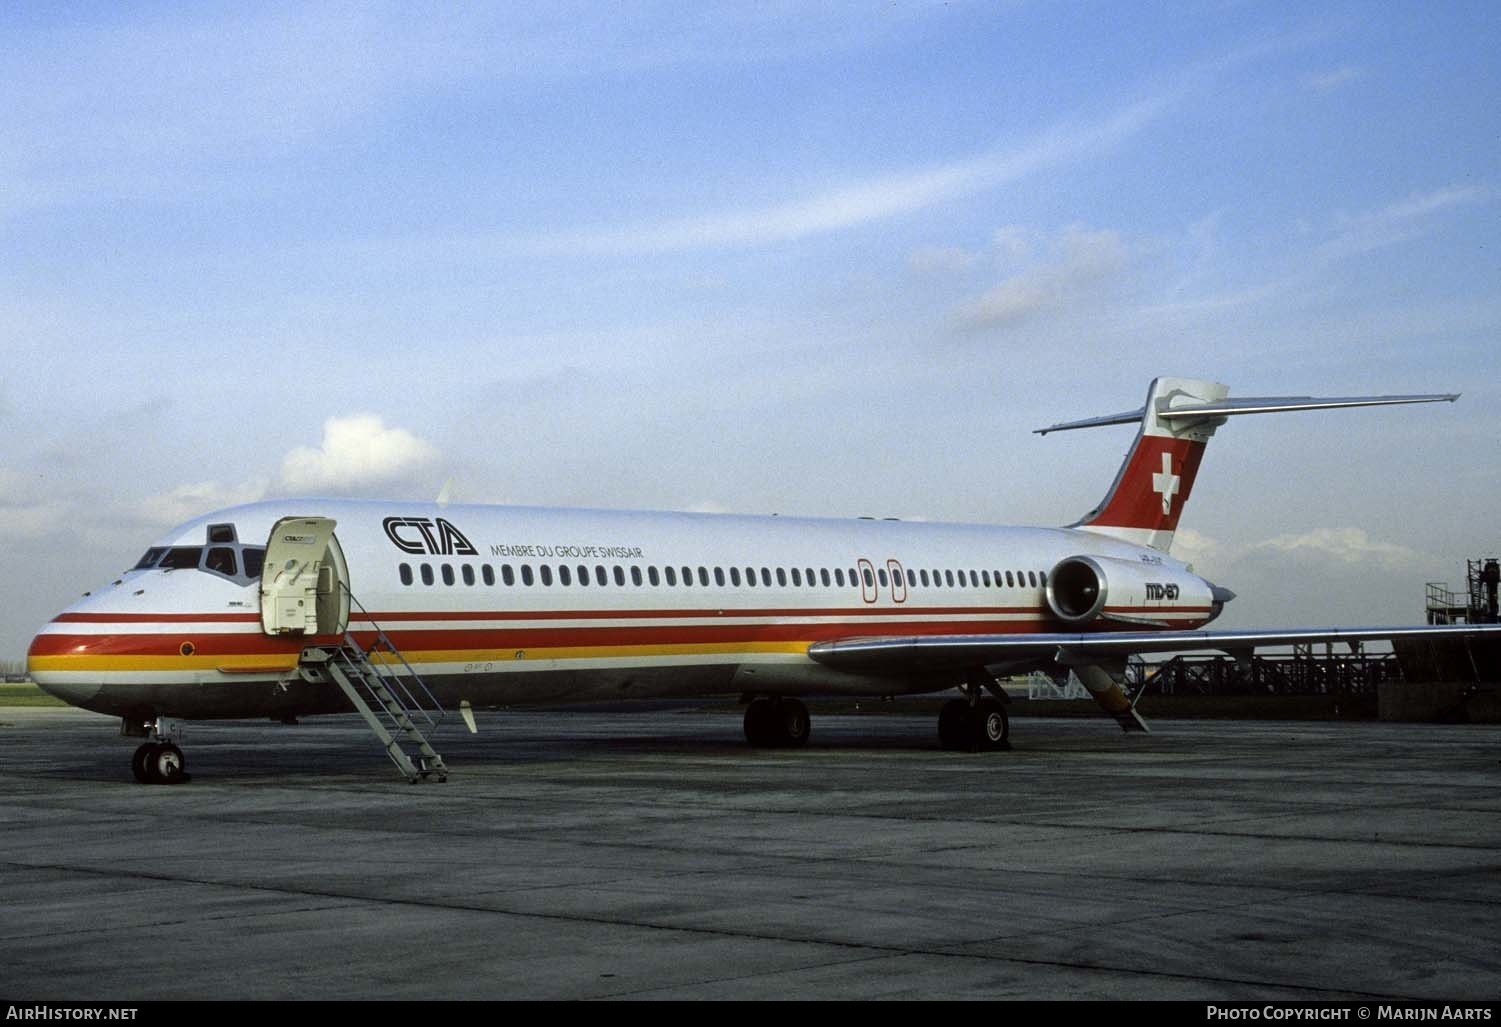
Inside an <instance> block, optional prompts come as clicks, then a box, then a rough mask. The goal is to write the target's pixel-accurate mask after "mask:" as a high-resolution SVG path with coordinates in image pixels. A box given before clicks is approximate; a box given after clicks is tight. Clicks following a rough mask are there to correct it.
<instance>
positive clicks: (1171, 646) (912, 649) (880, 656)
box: [808, 624, 1501, 676]
mask: <svg viewBox="0 0 1501 1027" xmlns="http://www.w3.org/2000/svg"><path fill="white" fill-rule="evenodd" d="M1479 638H1486V639H1495V640H1501V625H1497V624H1486V625H1480V624H1454V625H1442V626H1436V627H1433V626H1412V627H1387V628H1294V629H1290V630H1267V631H1118V632H1117V631H1111V632H1089V633H1068V632H1059V633H1039V634H1028V635H927V636H923V635H913V636H896V635H892V636H875V637H861V638H843V639H834V640H831V641H827V642H815V643H814V644H813V645H811V646H809V647H808V656H809V657H810V658H811V659H813V660H815V661H817V662H818V663H821V664H823V665H824V666H826V667H830V668H833V669H836V670H847V671H851V672H855V673H862V674H874V675H877V676H882V675H888V674H889V675H891V676H898V675H902V674H909V673H913V672H939V671H946V670H965V669H969V668H975V667H991V666H996V665H999V664H1005V663H1014V662H1016V663H1019V662H1025V661H1029V660H1055V661H1056V662H1059V663H1063V664H1076V663H1097V662H1102V661H1109V660H1118V659H1124V658H1126V657H1128V656H1135V655H1138V654H1142V653H1168V652H1172V653H1177V652H1205V651H1208V652H1223V653H1229V654H1231V655H1242V654H1249V653H1250V652H1251V651H1252V650H1254V649H1257V648H1261V647H1264V646H1288V645H1311V644H1316V643H1320V642H1371V641H1380V640H1387V641H1390V640H1394V639H1421V640H1433V641H1438V640H1449V641H1454V640H1465V639H1479Z"/></svg>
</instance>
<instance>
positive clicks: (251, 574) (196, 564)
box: [131, 524, 266, 585]
mask: <svg viewBox="0 0 1501 1027" xmlns="http://www.w3.org/2000/svg"><path fill="white" fill-rule="evenodd" d="M207 540H208V542H209V545H207V546H152V547H151V548H150V549H148V550H146V552H145V554H144V555H143V556H142V557H141V558H140V559H139V560H138V561H136V565H135V567H133V568H131V569H132V570H138V571H144V570H150V569H152V568H153V567H154V568H156V569H157V570H161V571H182V570H201V571H204V572H205V573H208V574H213V575H217V576H218V577H221V578H227V579H228V580H230V581H233V582H234V583H235V584H237V585H252V584H254V583H255V582H256V581H257V580H258V579H259V578H260V576H261V570H262V568H263V567H264V565H265V563H266V547H265V546H245V545H241V544H240V542H239V533H238V532H237V531H236V530H235V526H234V525H233V524H211V525H209V527H208V532H207ZM215 543H219V544H215Z"/></svg>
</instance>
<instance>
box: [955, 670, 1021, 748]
mask: <svg viewBox="0 0 1501 1027" xmlns="http://www.w3.org/2000/svg"><path fill="white" fill-rule="evenodd" d="M982 689H985V690H988V691H991V692H995V691H999V690H1000V685H999V684H998V683H996V681H995V679H994V678H992V677H991V676H990V675H989V674H985V673H976V674H971V675H970V676H969V680H967V681H966V682H965V683H964V685H962V686H961V688H960V691H962V692H963V693H964V698H962V699H950V700H949V701H948V702H946V703H944V704H943V708H942V709H941V710H939V711H938V744H939V745H941V746H943V748H945V749H948V750H950V751H953V752H993V751H996V750H1001V749H1009V748H1011V741H1010V737H1011V721H1010V718H1009V717H1007V716H1006V707H1005V706H1003V705H1001V703H1000V702H999V701H998V700H996V699H993V698H991V697H990V696H982V694H981V690H982ZM1001 694H1002V695H1004V694H1005V692H1001Z"/></svg>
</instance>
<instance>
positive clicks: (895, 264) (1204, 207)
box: [0, 0, 1501, 659]
mask: <svg viewBox="0 0 1501 1027" xmlns="http://www.w3.org/2000/svg"><path fill="white" fill-rule="evenodd" d="M1497 53H1501V5H1497V4H1495V3H1494V2H1491V0H1484V2H1478V3H1464V2H1457V0H1456V2H1449V3H1443V4H1434V3H1427V2H1417V3H1398V2H1393V3H1383V4H1379V5H1377V4H1369V3H1365V2H1351V3H1338V2H1335V3H1322V4H1321V3H1315V4H1308V3H1285V4H1283V3H1272V2H1258V3H1238V2H1224V3H1216V2H1210V0H1203V2H1196V3H1172V2H1166V3H1151V4H1140V5H1137V4H1131V3H1114V2H1110V3H1106V2H1101V3H1074V2H1067V0H1054V2H1038V3H1028V2H1015V3H1006V2H988V3H963V2H953V3H926V2H906V0H895V2H880V3H876V2H861V3H837V2H830V3H808V2H801V3H778V2H760V3H749V2H747V3H743V4H724V5H718V4H712V3H701V4H691V5H690V4H676V3H660V4H659V3H649V2H639V3H632V2H623V3H619V4H609V5H603V4H596V3H578V4H574V3H568V2H557V3H548V4H541V5H521V4H514V5H512V4H474V5H459V4H452V5H431V4H387V3H380V2H361V3H355V4H347V5H345V4H339V3H318V4H289V5H285V6H283V5H278V4H274V3H265V4H254V5H241V4H225V5H215V4H212V3H205V4H194V5H181V4H171V3H161V4H156V3H120V4H72V5H70V4H51V3H46V4H44V3H26V2H21V3H12V4H5V5H0V96H3V97H5V101H4V104H3V105H0V358H3V359H0V581H4V583H5V588H4V591H3V596H4V598H3V599H0V659H7V658H20V657H22V656H23V655H24V653H25V649H26V646H27V644H28V643H29V640H30V637H31V635H32V634H33V633H34V632H35V630H36V629H37V628H38V627H39V626H40V625H41V624H43V623H45V622H46V621H47V620H48V619H50V618H51V617H52V616H53V615H54V614H55V613H56V612H57V611H58V610H60V609H61V608H62V607H64V606H65V605H66V604H67V603H69V602H71V601H72V599H73V598H75V597H77V596H78V595H79V594H81V593H82V592H84V591H86V590H88V589H91V588H93V587H96V586H97V585H99V584H102V583H104V582H107V581H109V580H111V579H112V578H113V577H115V576H116V575H117V574H118V573H119V572H120V571H121V570H123V569H124V568H126V567H127V566H129V565H131V564H132V563H134V561H135V559H136V558H137V557H138V556H139V555H140V553H141V552H142V551H144V550H145V548H146V547H147V545H148V544H149V543H150V542H151V541H152V540H153V539H155V538H156V537H158V536H159V535H162V534H163V533H164V532H165V531H166V530H167V529H169V528H170V527H171V526H172V525H174V524H175V523H178V522H180V521H183V520H187V519H189V518H191V517H194V516H197V515H199V514H202V513H206V512H208V511H211V510H213V509H216V508H219V507H223V506H227V505H231V504H234V503H238V502H243V501H249V500H253V499H259V498H265V497H278V496H309V495H340V496H344V495H358V496H382V497H390V498H412V499H431V498H433V497H435V496H436V495H437V494H438V492H439V490H440V489H441V488H442V487H443V486H444V483H445V482H449V481H451V482H452V486H451V492H452V495H453V497H454V499H455V500H456V501H462V502H494V503H516V504H528V505H538V504H540V505H560V506H561V505H569V506H572V505H579V506H590V507H627V508H644V509H671V510H699V511H709V512H719V511H726V512H737V513H773V512H776V513H781V514H784V515H793V514H797V515H811V516H832V517H850V516H857V515H876V516H899V517H904V518H913V519H919V518H921V519H927V520H955V521H966V522H981V523H1014V524H1043V525H1059V524H1065V523H1068V522H1071V521H1073V520H1075V519H1076V518H1077V517H1079V516H1080V515H1082V514H1083V513H1084V512H1085V511H1087V510H1088V509H1090V508H1091V507H1092V506H1093V505H1094V504H1095V503H1096V502H1097V501H1098V500H1099V499H1100V498H1101V497H1102V496H1103V494H1104V492H1105V490H1106V488H1107V487H1108V485H1109V484H1110V481H1111V480H1112V478H1113V475H1114V473H1115V470H1116V468H1117V467H1118V465H1119V463H1120V460H1121V457H1122V455H1123V453H1124V452H1125V449H1126V448H1127V446H1128V445H1129V443H1130V441H1131V437H1132V431H1131V429H1130V428H1129V427H1126V428H1121V427H1116V428H1106V429H1097V430H1094V431H1089V432H1070V433H1064V434H1062V435H1050V436H1047V437H1045V438H1044V437H1042V436H1038V435H1034V434H1031V431H1032V429H1035V428H1040V427H1044V426H1046V425H1050V424H1053V423H1056V422H1059V421H1064V420H1073V419H1079V418H1085V417H1091V416H1096V415H1101V414H1107V413H1114V412H1117V411H1120V410H1126V409H1130V408H1132V407H1133V406H1137V405H1139V404H1140V403H1141V400H1142V398H1143V397H1144V396H1145V393H1146V388H1147V384H1148V382H1149V381H1150V380H1151V379H1152V378H1153V377H1155V376H1157V375H1175V376H1185V377H1202V378H1209V379H1213V380H1217V381H1222V382H1224V383H1226V384H1228V385H1229V386H1230V388H1231V394H1232V395H1243V396H1259V395H1278V394H1298V395H1309V394H1312V395H1351V394H1363V393H1415V392H1461V393H1463V397H1462V398H1461V399H1460V401H1459V402H1458V403H1456V404H1453V405H1449V404H1442V405H1433V406H1419V407H1399V408H1389V409H1384V410H1360V411H1349V412H1329V413H1309V414H1299V415H1289V416H1286V417H1251V418H1242V419H1237V420H1234V421H1232V422H1231V423H1229V424H1228V425H1227V426H1225V427H1224V428H1222V429H1221V430H1220V432H1219V434H1218V435H1217V436H1216V437H1215V439H1214V441H1213V443H1212V444H1211V447H1210V451H1209V454H1208V456H1207V457H1206V459H1205V461H1204V466H1203V470H1202V472H1201V474H1200V476H1199V479H1198V482H1197V484H1196V486H1195V490H1194V495H1193V499H1192V502H1190V503H1189V505H1188V507H1187V511H1186V513H1185V514H1184V516H1183V519H1182V522H1181V526H1180V531H1179V538H1178V541H1177V542H1176V543H1175V546H1174V550H1173V552H1174V555H1176V556H1180V557H1182V558H1184V559H1189V560H1192V561H1193V563H1194V565H1195V567H1196V569H1197V570H1198V571H1199V572H1200V573H1202V574H1204V575H1205V576H1206V577H1209V578H1210V579H1211V580H1214V581H1215V582H1217V583H1219V584H1221V585H1224V586H1226V587H1228V588H1231V589H1233V590H1235V591H1236V592H1237V593H1239V598H1238V599H1237V600H1236V601H1235V602H1234V603H1233V604H1231V607H1230V608H1229V610H1228V611H1227V613H1226V614H1225V616H1224V617H1223V618H1222V619H1221V621H1220V622H1219V625H1217V626H1226V627H1263V626H1297V625H1312V626H1323V625H1354V624H1388V623H1416V622H1420V621H1421V619H1422V616H1423V583H1424V582H1426V581H1433V580H1447V581H1449V582H1451V583H1453V584H1455V585H1458V584H1459V582H1460V581H1461V580H1462V578H1463V571H1464V561H1465V560H1466V559H1469V558H1475V557H1480V556H1485V555H1491V554H1494V553H1496V552H1497V551H1501V537H1498V535H1501V531H1498V530H1497V528H1496V526H1495V523H1494V522H1495V515H1496V511H1497V509H1498V506H1501V503H1498V499H1501V466H1498V460H1497V450H1496V440H1497V438H1498V436H1501V382H1498V375H1497V371H1498V360H1497V356H1496V353H1497V343H1498V341H1501V61H1498V60H1497V59H1496V54H1497Z"/></svg>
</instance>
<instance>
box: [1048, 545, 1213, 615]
mask: <svg viewBox="0 0 1501 1027" xmlns="http://www.w3.org/2000/svg"><path fill="white" fill-rule="evenodd" d="M1233 597H1234V593H1233V592H1230V591H1229V590H1227V589H1222V588H1218V587H1216V586H1214V585H1211V584H1210V583H1209V582H1207V581H1205V580H1204V579H1203V578H1200V577H1197V576H1195V575H1193V574H1189V573H1188V572H1187V571H1182V570H1178V569H1176V568H1173V567H1165V566H1162V565H1160V564H1148V563H1133V562H1131V561H1130V560H1120V559H1116V558H1114V557H1108V556H1070V557H1067V558H1066V559H1063V560H1059V561H1058V563H1057V565H1055V566H1054V567H1053V570H1052V572H1051V573H1050V574H1049V575H1048V585H1047V600H1048V606H1049V607H1050V608H1051V609H1052V611H1053V614H1054V615H1055V616H1056V617H1057V618H1058V619H1059V620H1061V621H1063V622H1064V623H1066V624H1070V625H1082V624H1088V623H1089V622H1090V621H1093V620H1109V621H1120V622H1123V623H1126V624H1142V625H1148V626H1153V627H1159V626H1163V625H1166V624H1168V623H1171V624H1173V626H1175V627H1185V626H1197V625H1199V624H1207V623H1209V622H1210V621H1212V620H1214V618H1216V617H1218V616H1219V615H1220V611H1221V610H1222V609H1224V605H1225V602H1226V601H1227V600H1229V599H1231V598H1233ZM1185 621H1191V622H1192V625H1188V624H1185Z"/></svg>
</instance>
